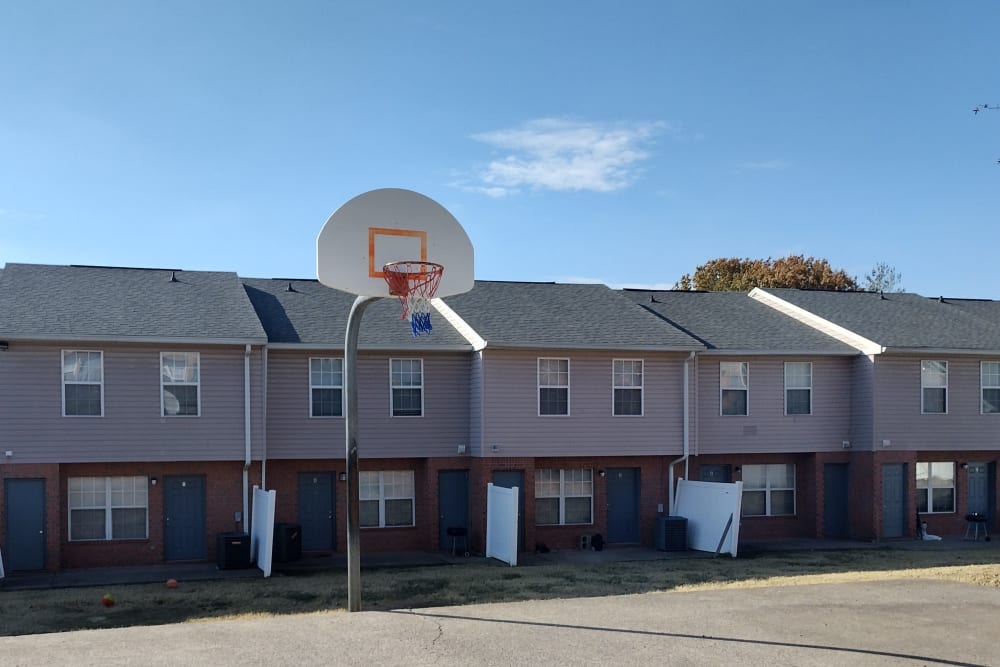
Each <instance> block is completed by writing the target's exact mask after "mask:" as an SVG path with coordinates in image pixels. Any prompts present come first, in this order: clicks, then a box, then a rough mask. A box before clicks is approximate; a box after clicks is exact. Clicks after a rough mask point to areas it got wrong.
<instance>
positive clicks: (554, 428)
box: [483, 348, 684, 457]
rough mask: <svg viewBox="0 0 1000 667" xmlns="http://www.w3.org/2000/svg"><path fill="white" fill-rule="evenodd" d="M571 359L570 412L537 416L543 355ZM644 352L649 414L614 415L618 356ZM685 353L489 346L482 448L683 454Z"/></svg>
mask: <svg viewBox="0 0 1000 667" xmlns="http://www.w3.org/2000/svg"><path fill="white" fill-rule="evenodd" d="M539 357H547V358H560V359H569V360H570V363H569V375H570V381H569V384H570V386H569V403H570V410H569V412H570V414H569V415H568V416H539V414H538V365H537V364H538V358H539ZM623 358H628V359H643V360H644V361H645V364H644V378H643V392H644V396H643V402H644V409H645V412H644V415H643V416H628V417H624V416H622V417H616V416H613V415H612V398H613V392H612V376H611V373H612V361H613V360H614V359H623ZM683 360H684V356H683V355H677V354H673V355H672V354H664V353H643V352H627V353H626V352H591V351H587V352H580V351H565V350H564V351H559V350H545V351H544V353H537V352H530V351H525V352H522V351H511V350H490V349H489V348H487V349H486V350H485V351H484V376H485V383H484V407H483V429H484V435H483V450H484V451H483V455H484V456H501V457H513V456H626V455H636V456H640V455H678V454H680V452H681V450H682V440H681V435H682V397H683V394H682V387H681V384H682V374H683V363H684V361H683Z"/></svg>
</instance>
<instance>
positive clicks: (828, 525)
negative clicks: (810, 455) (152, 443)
mask: <svg viewBox="0 0 1000 667" xmlns="http://www.w3.org/2000/svg"><path fill="white" fill-rule="evenodd" d="M847 480H848V474H847V464H846V463H826V464H824V465H823V536H824V537H828V538H829V537H848V536H849V534H850V521H849V520H848V514H847V511H848V510H847Z"/></svg>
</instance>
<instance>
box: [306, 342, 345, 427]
mask: <svg viewBox="0 0 1000 667" xmlns="http://www.w3.org/2000/svg"><path fill="white" fill-rule="evenodd" d="M314 361H317V362H324V361H332V362H334V365H336V364H337V363H338V362H339V364H340V384H316V383H315V382H314V377H313V362H314ZM318 372H319V373H323V370H322V369H320V370H319V371H318ZM334 373H336V370H334ZM314 389H339V390H340V414H339V415H317V414H315V410H314V409H313V408H314V404H313V390H314ZM343 417H344V360H343V358H342V357H309V418H310V419H343Z"/></svg>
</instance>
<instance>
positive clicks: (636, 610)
mask: <svg viewBox="0 0 1000 667" xmlns="http://www.w3.org/2000/svg"><path fill="white" fill-rule="evenodd" d="M0 663H2V664H3V665H5V666H13V665H102V666H106V665H121V664H132V665H212V666H213V667H223V666H226V665H241V666H242V665H341V664H345V665H346V664H359V665H430V664H443V665H622V664H627V665H633V664H634V665H675V664H676V665H719V664H737V665H768V666H773V665H803V666H808V665H847V664H849V665H852V667H856V666H859V665H1000V591H998V590H997V589H993V588H985V587H980V586H974V585H969V584H958V583H953V582H942V581H929V580H923V581H920V580H917V581H889V582H867V583H858V584H830V585H815V586H787V587H772V588H749V589H733V590H711V591H700V592H666V593H645V594H640V595H628V596H611V597H603V598H581V599H572V600H539V601H530V602H518V603H509V604H489V605H468V606H460V607H439V608H432V609H421V610H405V611H394V612H360V613H356V614H347V613H344V612H338V613H326V614H308V615H299V616H283V617H275V618H255V619H248V620H236V621H207V622H196V623H185V624H177V625H165V626H154V627H132V628H125V629H118V630H86V631H80V632H68V633H60V634H48V635H31V636H22V637H3V638H0Z"/></svg>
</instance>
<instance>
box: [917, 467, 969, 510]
mask: <svg viewBox="0 0 1000 667" xmlns="http://www.w3.org/2000/svg"><path fill="white" fill-rule="evenodd" d="M921 466H927V486H925V487H924V488H920V487H919V486H917V483H918V481H919V475H920V467H921ZM935 466H948V467H949V468H951V486H932V485H931V482H932V481H933V479H934V467H935ZM955 473H956V470H955V462H954V461H917V465H916V466H915V470H914V486H915V487H916V489H917V494H918V495H919V494H920V493H926V494H927V498H926V500H927V509H926V510H925V511H923V512H921V511H920V510H919V509H918V510H917V512H918V513H920V514H955V513H956V512H957V511H958V489H957V488H956V487H957V480H956V475H955ZM934 489H951V509H948V510H935V509H934ZM917 505H918V506H919V502H918V503H917Z"/></svg>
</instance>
